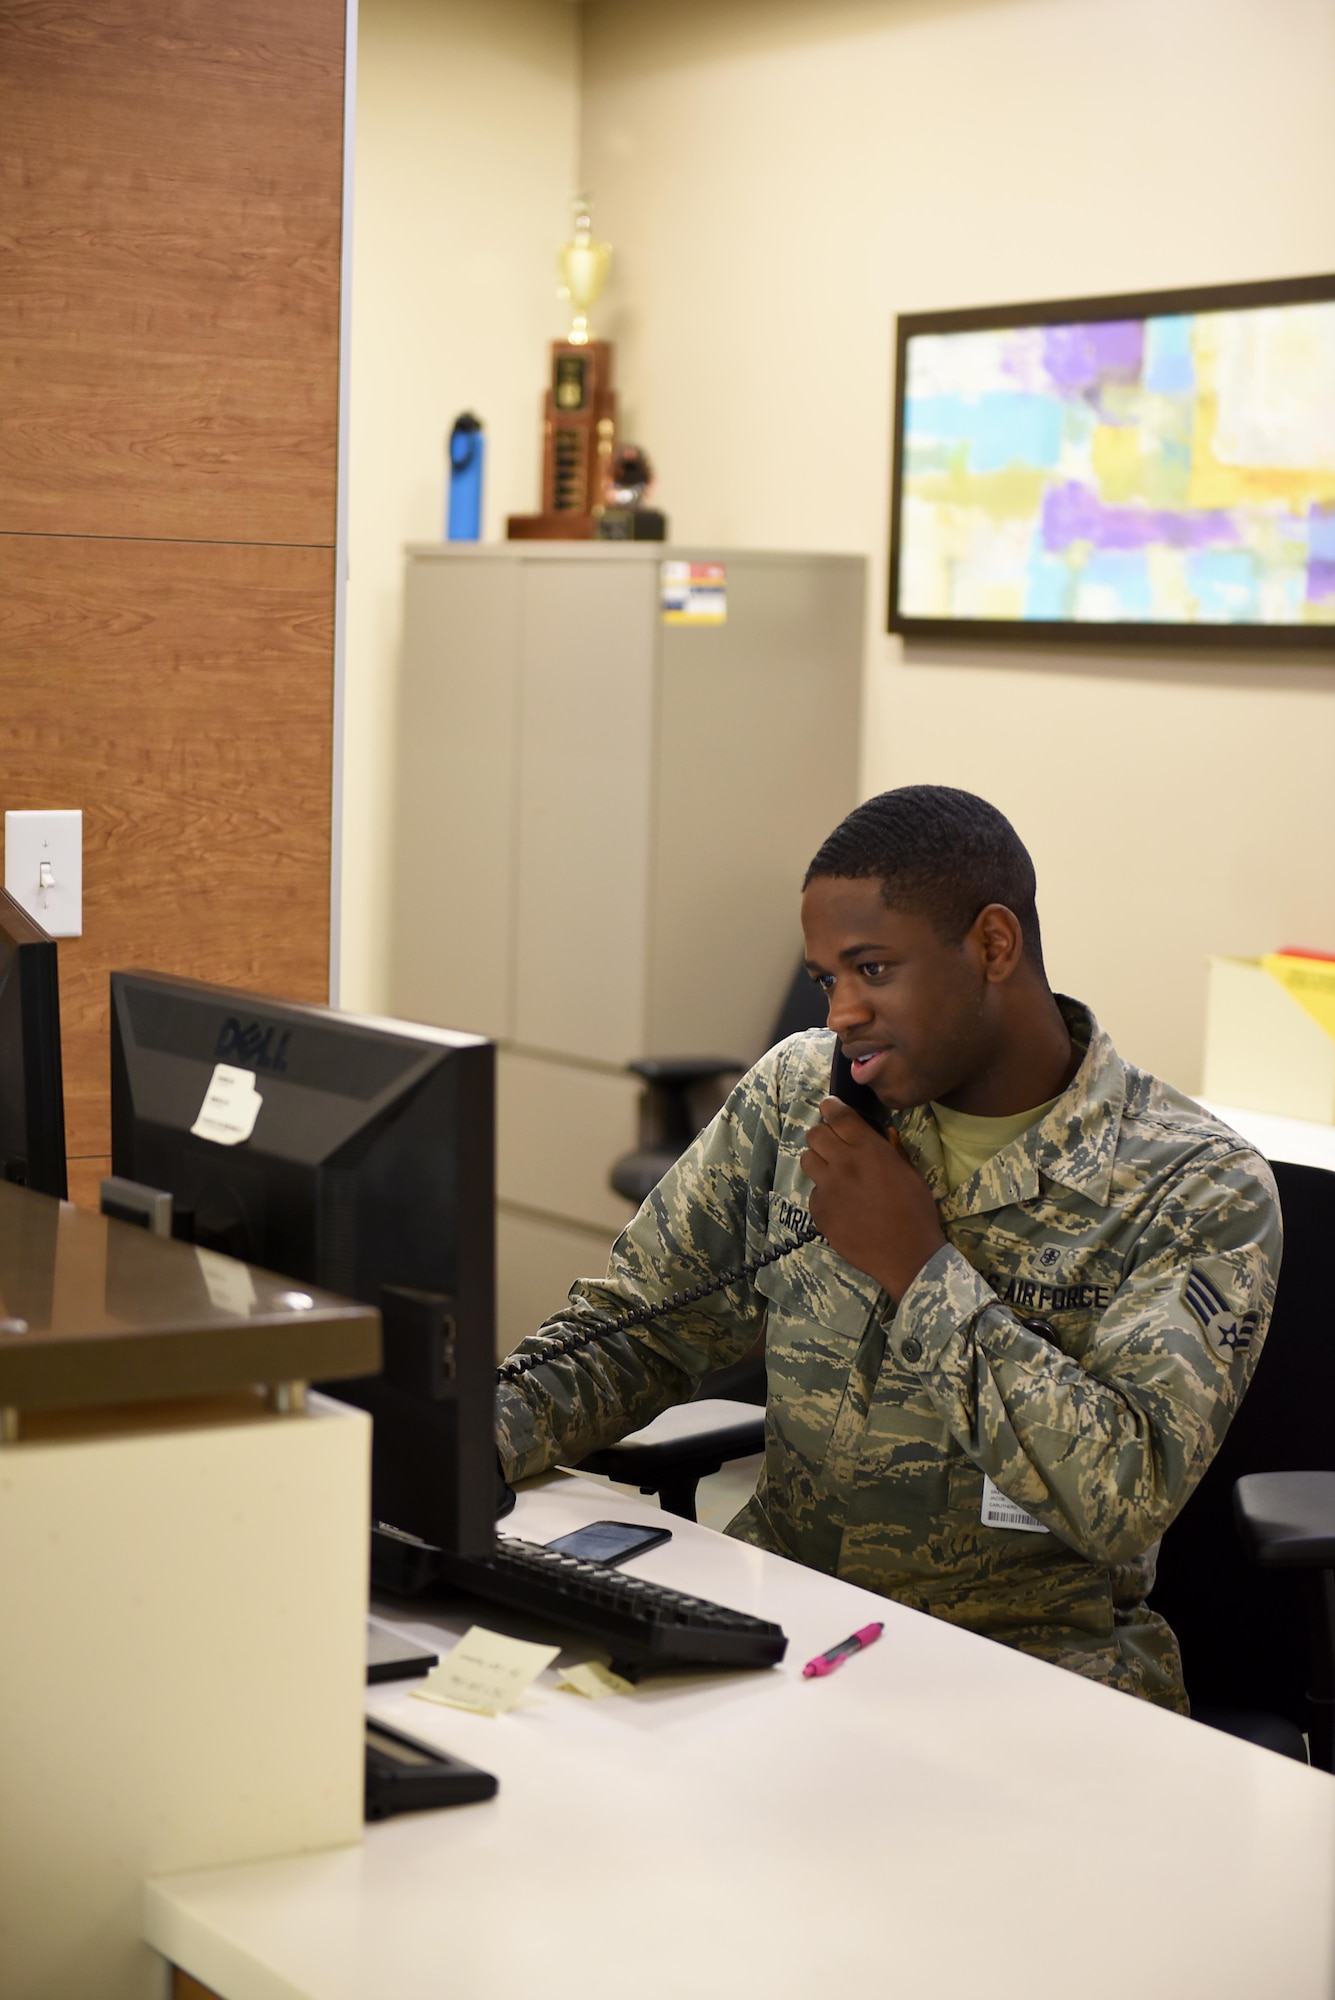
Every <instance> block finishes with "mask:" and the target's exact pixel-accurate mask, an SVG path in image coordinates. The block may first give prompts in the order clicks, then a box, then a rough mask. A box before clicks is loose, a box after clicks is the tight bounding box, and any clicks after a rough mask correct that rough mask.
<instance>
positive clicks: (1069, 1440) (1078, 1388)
mask: <svg viewBox="0 0 1335 2000" xmlns="http://www.w3.org/2000/svg"><path fill="white" fill-rule="evenodd" d="M1280 1249H1281V1226H1280V1214H1279V1198H1278V1195H1277V1194H1276V1192H1275V1186H1274V1182H1273V1180H1272V1179H1271V1177H1270V1173H1269V1170H1268V1169H1267V1168H1266V1167H1265V1165H1264V1164H1263V1162H1262V1161H1260V1160H1259V1159H1257V1158H1256V1157H1255V1156H1254V1155H1250V1154H1239V1153H1233V1154H1231V1155H1230V1156H1227V1157H1224V1158H1219V1159H1216V1160H1208V1159H1207V1160H1204V1161H1201V1160H1198V1161H1196V1162H1195V1163H1193V1165H1192V1166H1191V1167H1190V1168H1188V1169H1187V1170H1186V1172H1185V1173H1184V1174H1183V1176H1182V1178H1181V1179H1180V1180H1179V1181H1178V1182H1177V1183H1176V1184H1175V1185H1173V1186H1172V1187H1171V1188H1170V1189H1169V1191H1168V1192H1167V1194H1166V1195H1165V1197H1164V1198H1163V1200H1162V1201H1161V1203H1160V1206H1159V1208H1158V1210H1157V1211H1156V1213H1155V1215H1154V1217H1153V1218H1152V1220H1151V1221H1150V1223H1149V1225H1148V1227H1147V1228H1146V1230H1145V1231H1144V1233H1143V1234H1142V1236H1141V1238H1140V1241H1139V1242H1138V1244H1137V1247H1136V1252H1135V1256H1134V1260H1133V1262H1132V1265H1131V1268H1130V1269H1129V1270H1128V1271H1127V1274H1126V1276H1125V1278H1124V1281H1123V1283H1122V1284H1121V1285H1120V1287H1119V1288H1118V1289H1117V1291H1116V1292H1115V1293H1114V1295H1113V1298H1112V1301H1111V1303H1110V1304H1109V1306H1108V1307H1107V1309H1106V1311H1105V1312H1104V1313H1103V1315H1102V1318H1101V1319H1100V1321H1099V1323H1098V1326H1097V1328H1096V1331H1095V1335H1094V1339H1093V1341H1092V1343H1091V1344H1090V1347H1089V1348H1088V1350H1087V1351H1086V1352H1085V1353H1084V1355H1083V1357H1082V1359H1081V1360H1080V1361H1076V1360H1074V1359H1072V1358H1071V1357H1069V1356H1067V1355H1066V1354H1064V1353H1063V1352H1062V1350H1061V1349H1060V1348H1059V1347H1057V1346H1055V1345H1054V1344H1053V1343H1052V1342H1051V1341H1049V1340H1047V1339H1046V1338H1044V1337H1043V1336H1042V1335H1041V1334H1038V1333H1035V1332H1033V1331H1031V1330H1030V1329H1029V1328H1028V1327H1026V1326H1025V1325H1024V1324H1023V1323H1022V1321H1021V1320H1020V1319H1019V1318H1017V1316H1016V1315H1015V1314H1014V1313H1013V1312H1012V1311H1011V1309H1010V1308H1009V1307H1008V1306H1005V1305H1003V1304H1002V1303H1001V1301H1000V1300H999V1299H998V1297H997V1295H996V1293H995V1292H994V1291H993V1289H992V1288H991V1286H990V1285H988V1284H987V1282H986V1280H985V1279H983V1278H982V1277H980V1276H979V1274H978V1273H977V1272H976V1271H975V1270H974V1268H973V1266H972V1265H971V1264H970V1263H969V1262H968V1261H967V1259H966V1258H964V1257H963V1256H961V1255H960V1253H959V1251H958V1250H956V1249H954V1248H953V1247H949V1246H948V1247H946V1248H945V1249H943V1250H939V1251H938V1252H937V1254H936V1255H935V1256H934V1257H933V1258H932V1259H931V1260H930V1262H929V1263H927V1264H926V1265H925V1266H924V1267H923V1269H922V1270H921V1271H920V1272H919V1273H918V1276H917V1277H916V1278H915V1279H914V1281H913V1283H912V1284H911V1285H910V1286H909V1288H908V1290H907V1291H906V1292H905V1293H904V1296H903V1299H902V1300H901V1301H900V1306H899V1311H898V1313H897V1314H896V1316H895V1318H894V1320H893V1322H892V1323H891V1326H890V1328H889V1338H890V1341H891V1344H892V1346H893V1347H894V1349H895V1350H896V1352H897V1353H898V1355H899V1356H900V1358H901V1360H902V1361H903V1362H904V1363H905V1365H906V1366H907V1367H909V1368H911V1369H913V1370H914V1371H915V1372H916V1373H917V1374H918V1375H919V1377H920V1379H921V1380H922V1382H923V1384H924V1386H925V1387H926V1389H927V1391H928V1393H929V1394H930V1395H931V1397H932V1399H933V1401H934V1402H935V1403H936V1405H937V1406H938V1408H939V1409H940V1410H941V1412H942V1415H943V1416H944V1418H945V1420H946V1423H947V1424H948V1426H949V1428H950V1430H951V1432H952V1433H953V1434H954V1436H955V1437H956V1438H957V1439H958V1441H959V1443H960V1444H961V1445H962V1446H963V1448H964V1450H965V1451H967V1452H968V1454H969V1455H970V1457H971V1458H972V1459H973V1460H974V1461H975V1463H976V1464H978V1465H979V1466H980V1467H981V1468H982V1470H983V1471H984V1472H985V1473H987V1474H988V1475H989V1477H990V1478H991V1479H992V1480H993V1481H994V1482H995V1484H996V1485H997V1486H998V1487H999V1488H1000V1489H1001V1491H1002V1492H1003V1493H1004V1494H1006V1495H1007V1497H1008V1498H1009V1499H1011V1500H1013V1501H1015V1502H1016V1503H1017V1505H1019V1506H1021V1507H1023V1508H1024V1509H1025V1510H1026V1511H1027V1512H1029V1513H1031V1514H1032V1515H1033V1516H1034V1518H1035V1519H1036V1520H1038V1521H1040V1522H1042V1524H1043V1525H1044V1527H1047V1528H1051V1529H1052V1530H1053V1531H1054V1533H1056V1534H1058V1535H1059V1536H1061V1538H1062V1539H1063V1540H1064V1541H1066V1542H1068V1543H1069V1544H1070V1545H1071V1546H1072V1547H1074V1548H1076V1549H1078V1550H1079V1552H1080V1553H1081V1554H1082V1555H1084V1556H1087V1557H1088V1558H1089V1559H1090V1560H1091V1561H1093V1562H1099V1563H1108V1564H1116V1563H1122V1562H1127V1561H1129V1560H1131V1558H1133V1557H1134V1556H1137V1555H1140V1554H1141V1553H1142V1552H1143V1551H1144V1550H1146V1549H1148V1548H1149V1547H1150V1546H1151V1544H1152V1543H1154V1542H1155V1541H1156V1540H1157V1539H1158V1537H1159V1536H1160V1535H1161V1534H1162V1533H1163V1531H1164V1529H1165V1528H1166V1527H1167V1526H1168V1525H1169V1523H1170V1522H1171V1521H1172V1520H1173V1518H1174V1516H1175V1515H1176V1514H1177V1513H1178V1512H1179V1510H1180V1509H1181V1507H1182V1506H1183V1505H1184V1504H1185V1502H1186V1500H1187V1498H1188V1496H1189V1495H1190V1494H1191V1492H1192V1489H1193V1488H1194V1487H1195V1485H1196V1483H1197V1481H1198V1480H1199V1479H1200V1477H1201V1475H1202V1473H1203V1472H1204V1471H1205V1468H1206V1467H1207V1465H1208V1464H1209V1463H1210V1460H1211V1458H1212V1457H1213V1456H1214V1454H1215V1452H1216V1451H1217V1450H1218V1448H1219V1445H1220V1442H1221V1441H1222V1439H1223V1436H1224V1433H1225V1431H1226V1430H1227V1428H1228V1425H1229V1423H1230V1421H1231V1419H1232V1416H1233V1413H1234V1411H1235V1410H1236V1409H1237V1406H1238V1404H1239V1402H1240V1401H1241V1399H1242V1394H1243V1391H1244V1389H1245V1388H1246V1386H1247V1384H1248V1382H1249V1381H1250V1379H1251V1376H1252V1372H1253V1370H1254V1368H1255V1366H1256V1360H1257V1356H1258V1354H1259V1353H1260V1349H1261V1343H1262V1340H1263V1339H1264V1337H1265V1331H1266V1327H1267V1324H1268V1322H1269V1318H1270V1310H1271V1306H1272V1304H1273V1301H1274V1292H1275V1280H1276V1277H1277V1275H1278V1271H1279V1260H1280Z"/></svg>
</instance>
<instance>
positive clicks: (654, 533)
mask: <svg viewBox="0 0 1335 2000" xmlns="http://www.w3.org/2000/svg"><path fill="white" fill-rule="evenodd" d="M667 529H668V524H667V515H666V514H662V513H660V512H659V510H658V508H657V507H604V508H603V511H602V513H601V515H600V516H599V519H598V525H597V527H596V528H595V529H594V533H595V535H596V536H597V538H598V540H599V541H600V542H665V541H666V540H667Z"/></svg>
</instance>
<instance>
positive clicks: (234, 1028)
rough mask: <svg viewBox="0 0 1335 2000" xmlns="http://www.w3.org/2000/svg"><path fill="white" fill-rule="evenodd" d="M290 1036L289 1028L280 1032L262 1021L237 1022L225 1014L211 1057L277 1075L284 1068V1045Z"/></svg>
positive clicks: (285, 1050)
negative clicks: (267, 1026)
mask: <svg viewBox="0 0 1335 2000" xmlns="http://www.w3.org/2000/svg"><path fill="white" fill-rule="evenodd" d="M291 1039H292V1030H291V1029H290V1028H284V1029H282V1030H281V1031H280V1030H279V1029H277V1028H266V1027H265V1026H264V1024H263V1022H262V1021H246V1022H241V1021H238V1019H237V1018H236V1015H235V1014H229V1015H228V1017H227V1019H226V1020H225V1021H224V1022H223V1024H222V1028H221V1029H220V1031H219V1034H218V1045H217V1047H216V1048H215V1049H214V1051H213V1060H214V1061H215V1062H220V1063H235V1064H236V1065H238V1066H239V1067H240V1068H242V1069H260V1070H267V1071H268V1072H269V1074H270V1075H275V1076H281V1074H282V1072H283V1071H284V1070H285V1069H286V1068H287V1045H288V1043H289V1042H290V1041H291Z"/></svg>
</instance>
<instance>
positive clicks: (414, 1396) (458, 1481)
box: [111, 972, 496, 1555]
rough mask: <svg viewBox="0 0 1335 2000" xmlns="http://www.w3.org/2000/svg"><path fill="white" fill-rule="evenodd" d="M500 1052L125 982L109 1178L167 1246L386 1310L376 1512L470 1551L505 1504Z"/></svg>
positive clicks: (367, 1401)
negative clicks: (208, 1253) (162, 1227)
mask: <svg viewBox="0 0 1335 2000" xmlns="http://www.w3.org/2000/svg"><path fill="white" fill-rule="evenodd" d="M494 1078H495V1050H494V1048H493V1046H492V1044H491V1043H490V1042H488V1041H485V1040H483V1039H482V1038H481V1037H480V1036H477V1035H466V1034H456V1033H454V1032H452V1031H450V1030H449V1029H445V1028H427V1027H414V1026H410V1025H409V1024H407V1023H405V1022H402V1021H382V1020H371V1019H366V1018H363V1017H361V1016H358V1015H354V1014H342V1013H338V1012H336V1011H334V1010H333V1009H330V1008H326V1007H313V1006H301V1005H297V1004H294V1003H293V1002H290V1001H280V1000H270V999H265V998H263V997H262V996H260V995H258V994H252V993H240V992H235V991H233V990H231V989H229V988H227V987H221V986H205V985H202V984H200V983H198V982H197V981H194V980H186V979H164V978H160V977H159V976H158V975H157V974H155V973H149V972H113V973H112V975H111V1151H112V1171H113V1173H114V1174H116V1175H118V1176H121V1177H122V1178H124V1179H126V1180H129V1181H135V1182H139V1183H141V1184H143V1185H145V1186H147V1187H149V1188H153V1189H159V1190H164V1191H165V1192H167V1193H168V1194H170V1196H171V1198H172V1233H173V1234H174V1235H176V1236H179V1237H181V1238H183V1239H185V1240H186V1241H188V1242H192V1243H195V1244H197V1245H198V1246H199V1247H200V1248H202V1249H208V1250H215V1251H222V1252H224V1253H225V1254H226V1255H228V1256H231V1257H238V1258H241V1259H242V1260H244V1261H245V1262H246V1263H250V1264H258V1265H261V1266H263V1267H264V1268H265V1269H267V1270H270V1271H274V1272H277V1273H279V1274H280V1275H281V1276H283V1277H286V1278H289V1279H293V1280H296V1281H297V1282H298V1283H301V1282H305V1283H308V1284H317V1285H321V1286H325V1287H327V1288H328V1289H329V1290H331V1291H335V1292H341V1293H343V1294H344V1295H345V1296H346V1297H348V1298H353V1299H361V1300H364V1301H365V1302H366V1303H367V1304H368V1305H373V1306H376V1307H378V1308H379V1310H380V1312H381V1314H382V1315H383V1319H384V1355H385V1360H384V1372H383V1374H381V1375H379V1376H367V1377H364V1378H359V1379H358V1380H356V1381H353V1382H340V1383H338V1384H336V1385H333V1390H332V1393H334V1394H335V1395H337V1396H338V1397H339V1398H340V1399H342V1400H343V1401H345V1402H353V1403H356V1404H357V1405H359V1406H360V1407H361V1408H363V1409H365V1410H368V1411H369V1412H370V1413H371V1416H372V1418H373V1419H374V1442H373V1448H372V1473H371V1478H372V1513H373V1515H374V1517H375V1518H376V1519H377V1520H380V1521H384V1522H387V1523H389V1524H391V1525H392V1526H394V1527H396V1528H398V1529H399V1530H401V1531H403V1532H405V1533H408V1534H412V1535H416V1536H418V1537H420V1538H421V1539H423V1540H425V1541H427V1542H429V1543H431V1544H433V1545H434V1546H436V1547H438V1548H443V1549H445V1550H447V1551H449V1552H451V1553H455V1554H459V1555H482V1554H485V1553H486V1552H487V1551H488V1549H489V1548H490V1547H491V1545H492V1540H493V1535H494V1512H495V1500H496V1454H495V1422H494V1407H493V1397H494V1385H495V1363H496V1349H495V1164H494V1154H495V1141H494V1123H495V1115H494V1089H495V1081H494Z"/></svg>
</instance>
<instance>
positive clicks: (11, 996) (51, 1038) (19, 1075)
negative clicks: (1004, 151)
mask: <svg viewBox="0 0 1335 2000" xmlns="http://www.w3.org/2000/svg"><path fill="white" fill-rule="evenodd" d="M0 1174H2V1175H3V1176H4V1178H5V1179H6V1180H7V1181H17V1182H19V1183H20V1185H22V1186H23V1187H30V1188H35V1189H36V1190H37V1192H38V1193H39V1194H54V1195H59V1196H60V1198H61V1200H62V1201H63V1200H64V1198H65V1196H66V1194H67V1193H68V1187H67V1184H66V1179H65V1096H64V1086H63V1083H62V1079H61V1068H60V984H59V979H58V976H57V970H56V944H55V939H54V938H49V937H48V936H47V934H46V932H45V931H44V930H43V929H42V928H41V925H40V924H38V923H36V922H35V921H34V919H33V918H32V917H30V916H29V915H28V912H27V911H26V910H25V909H24V907H23V905H22V904H21V903H17V902H15V900H14V898H13V897H12V896H11V895H10V894H9V893H8V891H7V890H4V889H0Z"/></svg>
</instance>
